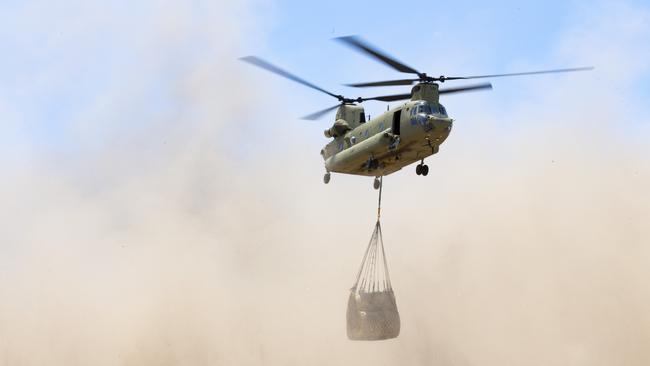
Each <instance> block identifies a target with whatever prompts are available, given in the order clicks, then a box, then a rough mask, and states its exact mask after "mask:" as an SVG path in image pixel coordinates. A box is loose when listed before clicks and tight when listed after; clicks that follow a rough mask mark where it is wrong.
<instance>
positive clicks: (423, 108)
mask: <svg viewBox="0 0 650 366" xmlns="http://www.w3.org/2000/svg"><path fill="white" fill-rule="evenodd" d="M416 113H423V114H439V115H442V116H444V117H447V111H446V110H445V107H444V106H443V105H442V104H433V103H426V102H425V103H422V104H419V105H418V106H417V112H416Z"/></svg>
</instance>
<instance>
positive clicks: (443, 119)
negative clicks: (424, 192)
mask: <svg viewBox="0 0 650 366" xmlns="http://www.w3.org/2000/svg"><path fill="white" fill-rule="evenodd" d="M452 122H453V120H452V119H451V118H449V117H448V116H447V113H446V111H445V109H444V107H443V106H442V105H441V104H439V103H438V102H437V101H434V100H430V101H426V100H412V101H409V102H407V103H406V104H404V105H402V106H399V107H396V108H393V109H391V110H388V111H386V112H384V113H383V114H381V115H380V116H377V117H375V118H372V119H371V120H369V121H368V122H365V123H360V124H359V125H358V126H356V127H354V128H353V129H351V130H349V131H347V132H346V133H345V134H343V135H341V136H337V137H336V138H335V139H334V140H333V141H331V142H330V143H329V144H327V145H326V146H325V147H324V148H323V149H322V150H321V155H322V156H323V159H324V160H325V169H326V170H327V171H328V172H335V173H344V174H354V175H365V176H375V177H379V176H383V175H389V174H391V173H394V172H396V171H398V170H400V169H402V168H403V167H405V166H407V165H410V164H412V163H414V162H418V161H422V160H423V159H425V158H426V157H428V156H431V155H433V154H435V153H437V152H438V149H439V146H440V144H442V143H443V142H444V141H445V140H446V139H447V137H448V136H449V133H450V132H451V127H452Z"/></svg>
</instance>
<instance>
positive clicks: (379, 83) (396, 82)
mask: <svg viewBox="0 0 650 366" xmlns="http://www.w3.org/2000/svg"><path fill="white" fill-rule="evenodd" d="M418 80H420V79H399V80H386V81H375V82H372V83H358V84H345V85H346V86H351V87H355V88H367V87H371V86H392V85H411V84H413V83H414V82H416V81H418Z"/></svg>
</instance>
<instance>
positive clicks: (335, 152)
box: [240, 36, 593, 189]
mask: <svg viewBox="0 0 650 366" xmlns="http://www.w3.org/2000/svg"><path fill="white" fill-rule="evenodd" d="M335 40H336V41H339V42H341V43H343V44H345V45H346V46H348V47H350V48H352V49H354V50H356V51H358V52H360V53H363V54H366V55H367V56H370V57H371V58H374V59H375V60H378V61H380V62H382V63H384V64H386V65H388V66H389V67H391V68H393V69H394V70H396V71H399V72H401V73H407V74H413V75H415V76H417V77H414V78H408V79H396V80H386V81H378V82H367V83H356V84H347V86H350V87H356V88H366V87H377V86H403V85H412V84H414V83H415V85H414V86H413V87H412V88H411V92H410V93H403V94H391V95H383V96H375V97H357V98H347V97H345V96H343V95H340V94H334V93H332V92H329V91H327V90H325V89H323V88H321V87H319V86H316V85H314V84H312V83H310V82H308V81H306V80H304V79H302V78H299V77H298V76H295V75H294V74H291V73H289V72H288V71H285V70H283V69H281V68H279V67H277V66H275V65H273V64H271V63H269V62H268V61H265V60H263V59H261V58H259V57H256V56H246V57H242V58H240V60H242V61H244V62H248V63H250V64H252V65H255V66H258V67H260V68H262V69H265V70H267V71H270V72H272V73H275V74H277V75H280V76H283V77H285V78H287V79H289V80H292V81H294V82H297V83H299V84H302V85H304V86H307V87H309V88H311V89H314V90H317V91H320V92H321V93H324V94H327V95H329V96H331V97H333V98H336V99H337V100H338V101H339V104H336V105H334V106H332V107H329V108H326V109H323V110H321V111H318V112H315V113H312V114H309V115H307V116H304V117H302V118H303V119H307V120H316V119H319V118H321V117H323V116H325V115H326V114H328V113H330V112H332V111H333V110H335V109H336V110H337V111H336V117H335V119H334V123H333V125H332V126H331V127H330V128H328V129H326V130H325V131H324V134H325V137H327V138H331V139H332V141H330V142H329V143H328V144H327V145H325V146H324V147H323V148H322V149H321V151H320V154H321V156H322V157H323V160H324V162H325V175H324V177H323V182H324V183H325V184H328V183H329V182H330V179H331V173H342V174H353V175H361V176H370V177H372V176H374V177H375V179H374V183H373V186H374V188H375V189H379V187H380V185H381V181H380V179H379V178H380V177H382V176H385V175H389V174H392V173H394V172H396V171H399V170H401V169H402V168H404V167H405V166H408V165H411V164H413V163H416V162H419V164H418V165H416V167H415V173H416V174H417V175H419V176H427V175H428V174H429V167H428V165H426V164H425V163H424V159H426V158H427V157H429V156H431V155H434V154H436V153H438V151H439V149H440V145H441V144H442V143H443V142H444V141H445V140H446V139H447V137H448V136H449V134H450V132H451V129H452V125H453V122H454V120H453V119H452V118H450V117H449V115H448V113H447V110H446V109H445V107H444V106H443V105H442V104H441V103H440V95H444V94H455V93H464V92H471V91H479V90H490V89H492V84H490V83H479V84H471V85H465V86H460V87H450V88H440V83H444V82H446V81H450V80H468V79H482V78H496V77H505V76H521V75H535V74H549V73H560V72H574V71H586V70H592V69H593V67H575V68H564V69H553V70H542V71H527V72H517V73H507V74H491V75H475V76H444V75H441V76H437V77H432V76H429V75H427V74H426V73H423V72H420V71H418V70H416V69H414V68H412V67H410V66H407V65H406V64H404V63H402V62H400V61H398V60H397V59H395V58H394V57H392V56H389V55H388V54H387V53H385V52H383V51H381V50H379V49H378V48H377V47H375V46H373V45H371V44H370V43H368V42H366V41H365V40H363V39H361V38H360V37H358V36H346V37H339V38H335ZM406 99H410V100H409V101H407V102H406V103H404V104H402V105H400V106H398V107H394V108H392V109H388V110H387V111H385V112H384V113H382V114H380V115H379V116H375V117H374V118H372V119H370V118H369V119H368V120H366V114H365V110H364V108H363V106H362V105H361V103H363V102H365V101H373V100H374V101H383V102H392V101H401V100H406Z"/></svg>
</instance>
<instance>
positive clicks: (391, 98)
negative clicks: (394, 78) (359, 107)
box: [362, 93, 411, 102]
mask: <svg viewBox="0 0 650 366" xmlns="http://www.w3.org/2000/svg"><path fill="white" fill-rule="evenodd" d="M404 99H411V93H406V94H393V95H382V96H379V97H372V98H362V100H363V101H366V100H380V101H382V102H393V101H396V100H404Z"/></svg>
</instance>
